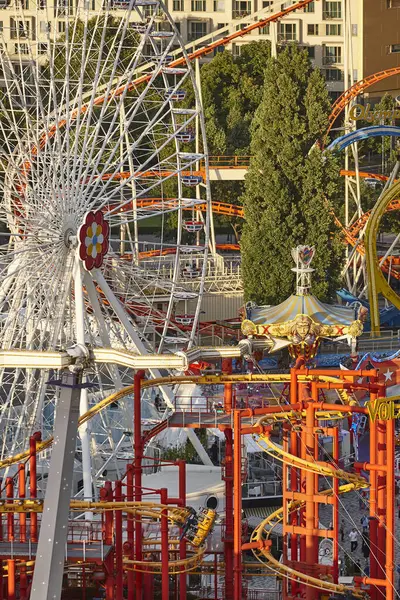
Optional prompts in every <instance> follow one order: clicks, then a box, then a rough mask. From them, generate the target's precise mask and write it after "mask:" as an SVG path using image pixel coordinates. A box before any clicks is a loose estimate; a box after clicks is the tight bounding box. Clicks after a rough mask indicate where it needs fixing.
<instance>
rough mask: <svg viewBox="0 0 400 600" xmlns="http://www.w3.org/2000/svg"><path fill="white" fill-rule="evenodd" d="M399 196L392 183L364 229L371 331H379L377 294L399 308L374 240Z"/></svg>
mask: <svg viewBox="0 0 400 600" xmlns="http://www.w3.org/2000/svg"><path fill="white" fill-rule="evenodd" d="M399 196H400V182H397V183H395V184H394V185H392V186H391V187H390V188H389V189H388V190H387V192H386V193H385V194H383V196H382V197H381V198H380V199H379V200H378V202H377V203H376V204H375V206H374V208H373V209H372V211H371V215H370V217H369V219H368V224H367V229H366V231H365V251H366V265H367V274H368V281H369V287H368V298H369V304H370V313H371V331H372V333H376V334H379V333H380V318H379V294H382V295H383V296H384V297H385V298H386V299H387V300H389V302H391V303H392V304H393V305H394V306H395V307H396V308H399V309H400V296H399V295H398V294H397V293H396V292H395V291H394V290H393V289H392V288H391V287H390V285H389V283H388V282H387V281H386V279H385V277H384V276H383V274H382V271H381V269H380V265H379V258H378V252H377V248H376V240H377V236H378V231H379V225H380V222H381V219H382V217H383V215H384V213H385V212H386V210H387V208H388V207H389V205H390V204H391V203H392V202H394V201H395V200H396V199H397V198H399Z"/></svg>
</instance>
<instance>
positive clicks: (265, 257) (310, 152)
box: [241, 46, 343, 304]
mask: <svg viewBox="0 0 400 600" xmlns="http://www.w3.org/2000/svg"><path fill="white" fill-rule="evenodd" d="M329 110H330V102H329V97H328V93H327V90H326V85H325V82H324V80H323V78H322V76H321V74H320V72H319V71H317V70H314V69H313V68H312V66H311V63H310V60H309V58H308V55H307V53H306V52H305V51H302V50H300V49H298V48H297V47H295V46H291V47H287V48H286V49H285V50H284V51H283V52H281V53H280V54H279V55H278V57H277V58H276V59H275V58H271V59H270V60H269V61H268V64H267V68H266V71H265V82H264V89H263V96H262V100H261V103H260V105H259V107H258V109H257V111H256V113H255V116H254V120H253V123H252V126H251V136H252V137H251V154H252V160H251V163H250V168H249V172H248V175H247V177H246V181H245V193H244V196H243V203H244V209H245V225H244V228H243V235H242V239H241V246H242V274H243V284H244V290H245V296H246V299H247V300H253V301H255V302H257V303H258V304H277V303H279V302H281V301H283V300H284V299H285V298H287V297H288V296H289V295H290V294H291V293H293V292H294V274H293V272H292V271H291V268H292V267H293V261H292V258H291V252H290V250H291V248H292V247H295V246H297V245H298V244H304V243H306V244H315V245H316V249H317V255H316V258H315V259H314V262H313V267H314V268H315V273H314V275H313V291H314V293H315V294H316V295H318V296H319V297H320V298H321V299H322V300H328V299H329V298H331V297H332V296H333V294H334V291H335V289H337V285H338V274H339V272H340V264H341V260H342V253H343V250H342V246H341V244H340V241H339V238H338V234H336V233H335V231H336V228H335V225H334V222H333V217H332V215H331V212H330V210H329V208H328V205H330V206H331V207H333V208H334V209H335V210H337V209H338V207H339V205H340V201H341V198H342V197H343V196H342V186H343V183H342V181H341V178H340V175H339V172H340V164H339V160H338V158H336V157H335V156H333V155H324V156H322V154H321V151H320V150H319V148H318V147H317V146H316V145H315V142H316V140H317V139H318V138H320V137H321V134H322V133H323V132H324V131H325V130H326V127H327V123H328V115H329Z"/></svg>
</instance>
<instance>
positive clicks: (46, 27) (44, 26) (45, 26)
mask: <svg viewBox="0 0 400 600" xmlns="http://www.w3.org/2000/svg"><path fill="white" fill-rule="evenodd" d="M50 31H51V23H46V21H40V33H50Z"/></svg>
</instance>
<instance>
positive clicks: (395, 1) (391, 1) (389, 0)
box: [387, 0, 400, 8]
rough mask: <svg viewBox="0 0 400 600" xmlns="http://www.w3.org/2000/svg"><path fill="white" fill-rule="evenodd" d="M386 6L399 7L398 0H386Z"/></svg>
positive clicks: (399, 1) (399, 2) (399, 0)
mask: <svg viewBox="0 0 400 600" xmlns="http://www.w3.org/2000/svg"><path fill="white" fill-rule="evenodd" d="M387 7H388V8H400V0H387Z"/></svg>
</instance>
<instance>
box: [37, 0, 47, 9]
mask: <svg viewBox="0 0 400 600" xmlns="http://www.w3.org/2000/svg"><path fill="white" fill-rule="evenodd" d="M38 7H39V8H40V10H43V9H44V8H46V0H39V3H38Z"/></svg>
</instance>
